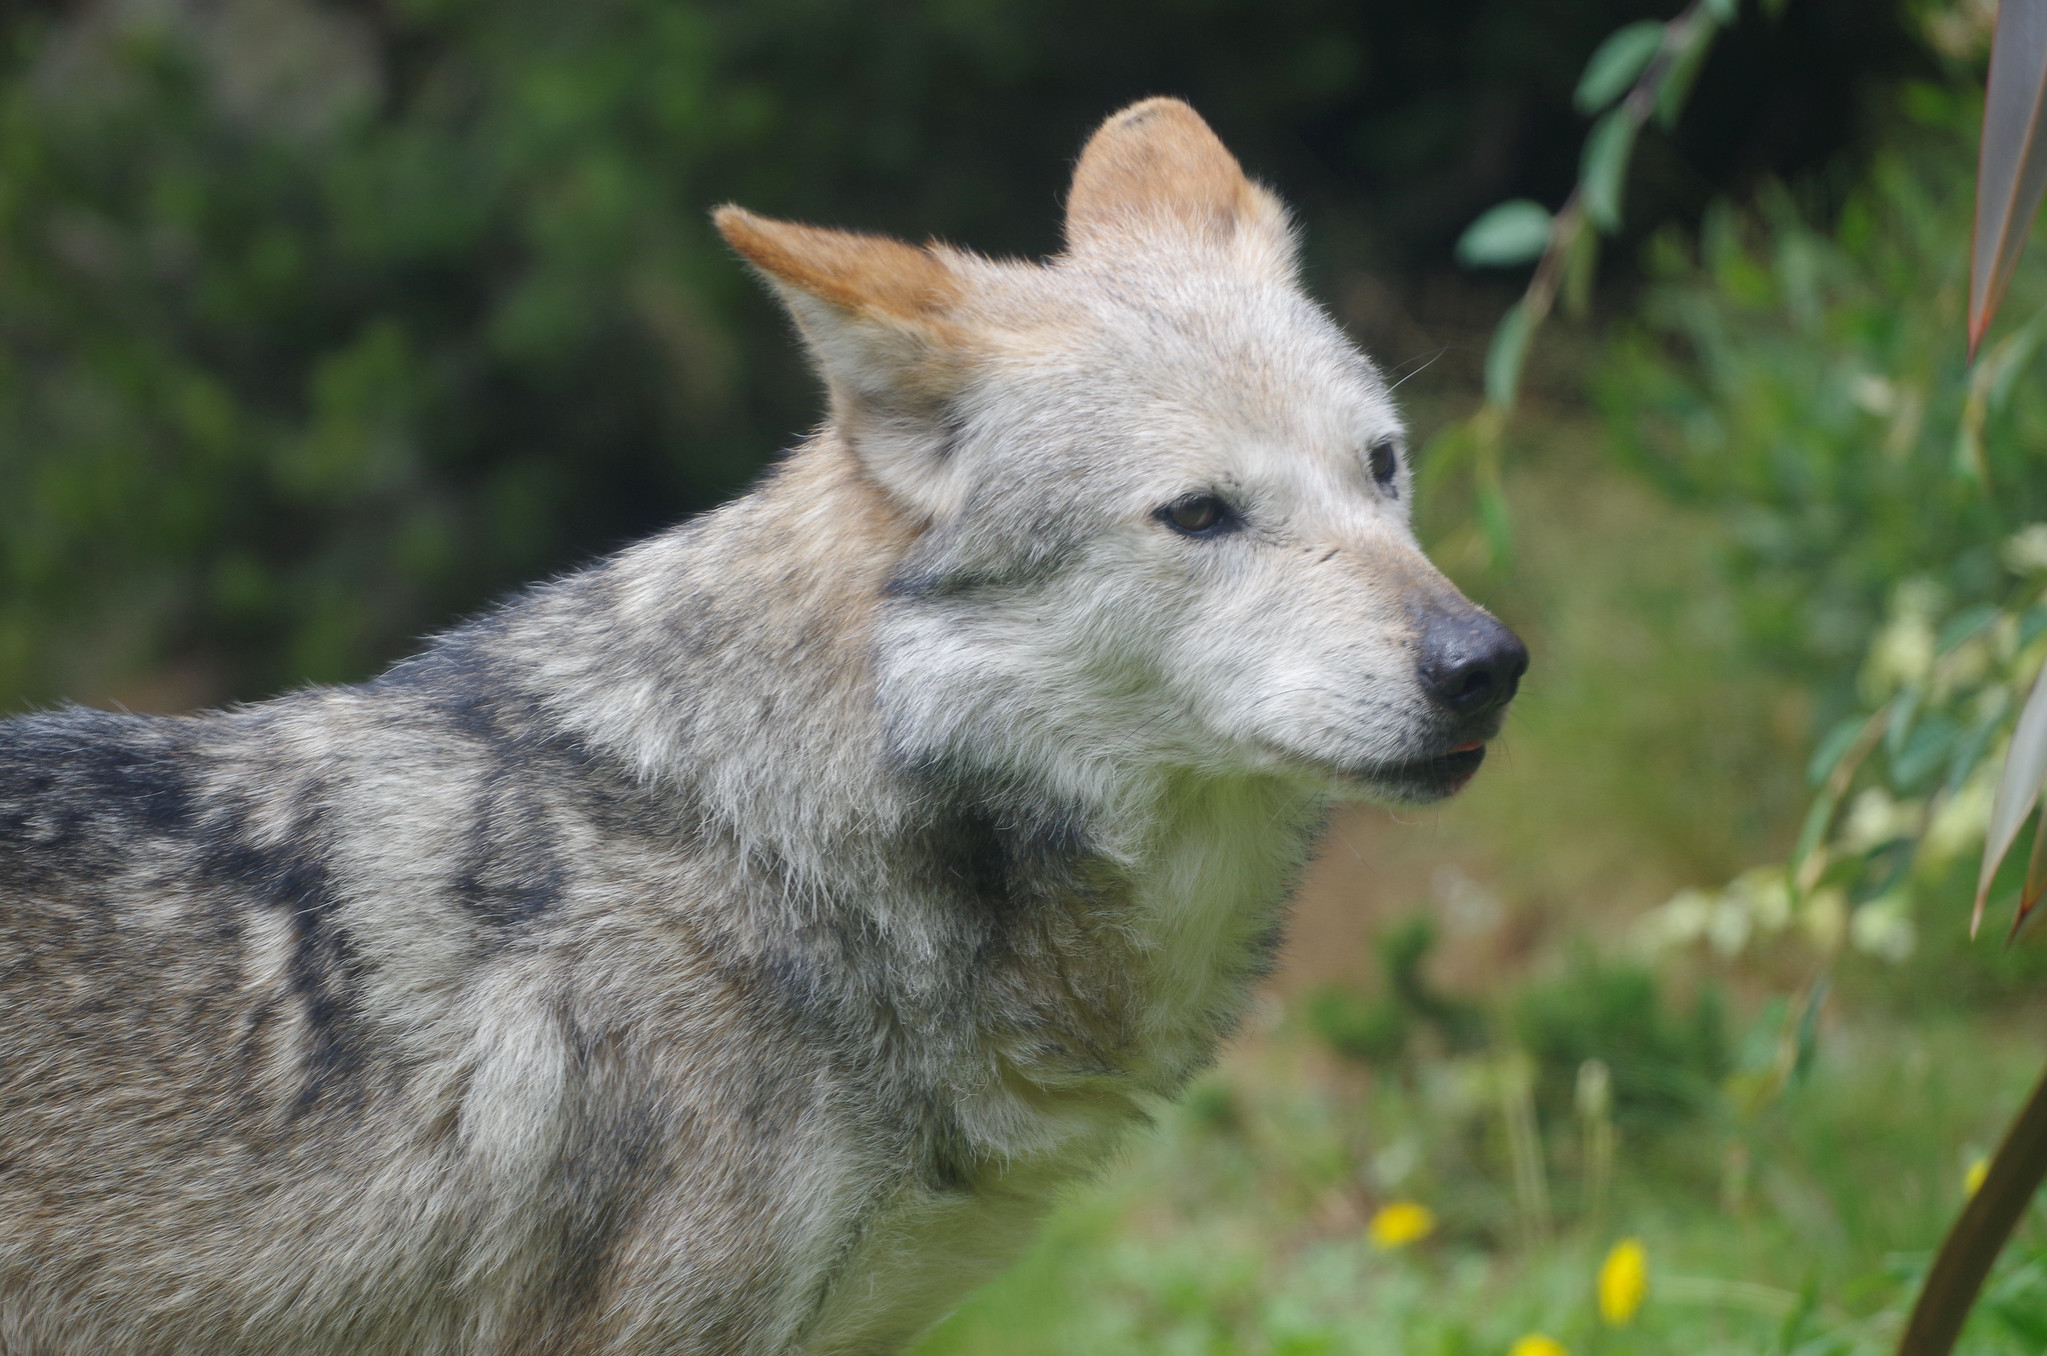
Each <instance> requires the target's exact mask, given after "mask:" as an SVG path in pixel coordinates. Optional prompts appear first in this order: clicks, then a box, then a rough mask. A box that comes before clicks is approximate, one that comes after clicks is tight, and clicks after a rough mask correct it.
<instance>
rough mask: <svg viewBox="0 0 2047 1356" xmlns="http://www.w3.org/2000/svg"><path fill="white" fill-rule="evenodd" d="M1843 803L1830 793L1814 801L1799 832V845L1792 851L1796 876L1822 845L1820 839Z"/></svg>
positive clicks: (1792, 865) (1792, 867)
mask: <svg viewBox="0 0 2047 1356" xmlns="http://www.w3.org/2000/svg"><path fill="white" fill-rule="evenodd" d="M1840 803H1841V800H1840V797H1838V796H1835V795H1833V794H1832V793H1828V794H1825V795H1822V796H1820V797H1819V798H1818V799H1816V800H1814V801H1813V803H1812V806H1811V808H1809V809H1808V810H1806V812H1805V823H1804V824H1803V825H1801V826H1800V827H1799V830H1798V844H1797V846H1795V847H1793V848H1792V849H1791V869H1792V873H1793V874H1794V875H1796V874H1797V872H1798V870H1799V868H1801V867H1803V866H1804V865H1805V859H1806V858H1807V857H1810V856H1812V853H1813V849H1814V848H1816V847H1818V846H1819V845H1820V839H1821V838H1822V837H1823V836H1824V835H1825V834H1826V832H1827V825H1829V824H1831V823H1832V822H1833V820H1834V807H1835V806H1837V805H1839V804H1840Z"/></svg>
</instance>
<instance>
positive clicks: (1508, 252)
mask: <svg viewBox="0 0 2047 1356" xmlns="http://www.w3.org/2000/svg"><path fill="white" fill-rule="evenodd" d="M1555 224H1556V221H1555V218H1553V217H1552V216H1550V214H1549V209H1548V208H1546V207H1544V206H1543V205H1542V204H1541V203H1539V202H1534V201H1531V200H1530V199H1528V198H1514V199H1511V200H1509V201H1507V202H1503V203H1501V204H1500V205H1499V206H1497V207H1495V208H1493V209H1492V210H1491V211H1489V212H1487V213H1486V214H1485V215H1484V216H1482V217H1480V218H1479V219H1478V220H1477V221H1474V222H1472V223H1471V225H1470V226H1468V227H1466V228H1465V232H1464V234H1463V235H1462V236H1460V237H1459V238H1458V241H1457V262H1458V263H1460V264H1463V265H1464V266H1465V267H1466V268H1510V267H1512V266H1513V265H1515V264H1525V263H1529V262H1531V261H1532V260H1535V259H1539V258H1541V257H1542V252H1543V251H1544V250H1546V249H1548V248H1549V239H1550V231H1551V228H1552V227H1553V226H1554V225H1555Z"/></svg>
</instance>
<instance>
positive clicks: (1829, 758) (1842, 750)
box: [1805, 716, 1869, 787]
mask: <svg viewBox="0 0 2047 1356" xmlns="http://www.w3.org/2000/svg"><path fill="white" fill-rule="evenodd" d="M1868 723H1869V719H1868V717H1866V716H1849V717H1847V718H1846V719H1844V720H1842V721H1841V722H1840V723H1839V724H1837V725H1836V726H1834V728H1833V729H1831V730H1829V731H1827V737H1826V738H1825V739H1822V740H1821V741H1820V745H1819V747H1818V748H1817V749H1814V750H1813V754H1812V761H1811V762H1810V763H1808V764H1806V767H1805V780H1806V782H1807V783H1808V784H1810V785H1812V786H1815V787H1816V786H1818V785H1819V784H1820V783H1821V782H1824V781H1825V780H1826V779H1827V778H1828V777H1829V776H1830V775H1831V774H1832V773H1833V771H1834V769H1835V768H1836V767H1837V766H1839V764H1840V762H1841V759H1842V758H1843V757H1844V756H1845V755H1846V754H1847V752H1848V750H1849V748H1850V747H1851V746H1853V745H1854V743H1855V738H1856V736H1857V735H1860V734H1861V733H1862V727H1863V726H1864V725H1866V724H1868Z"/></svg>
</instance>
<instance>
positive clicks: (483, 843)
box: [0, 99, 1527, 1356]
mask: <svg viewBox="0 0 2047 1356" xmlns="http://www.w3.org/2000/svg"><path fill="white" fill-rule="evenodd" d="M716 222H717V225H718V228H719V229H720V231H721V232H722V233H723V236H724V238H725V240H727V241H728V242H729V243H730V244H731V246H732V247H733V249H734V250H735V251H737V253H738V254H739V255H740V256H742V257H743V258H744V259H745V260H746V261H747V262H748V263H749V264H751V266H752V267H753V268H754V269H755V270H756V271H757V272H758V273H759V274H760V276H761V277H762V278H764V279H765V280H766V282H767V284H768V285H769V286H770V287H771V288H772V289H773V290H774V291H775V293H776V294H777V295H778V296H779V297H780V298H781V300H782V301H783V302H784V303H785V304H786V306H787V309H788V310H789V312H790V314H791V315H792V316H793V318H794V322H795V325H796V328H797V329H798V330H799V331H800V334H801V336H802V339H803V342H804V343H805V344H806V345H807V347H808V349H809V352H810V355H811V357H812V358H813V360H814V362H815V365H816V367H817V369H818V371H819V372H820V373H821V375H822V378H823V384H824V386H825V388H826V391H827V393H828V406H829V415H828V417H827V418H826V420H825V421H824V423H823V425H822V427H821V429H820V430H819V431H818V432H817V433H816V435H815V436H813V437H812V438H810V439H809V440H808V441H807V442H805V443H804V444H803V445H802V446H800V447H799V448H797V449H796V450H795V451H794V452H793V453H791V454H789V455H788V456H787V457H785V458H784V459H783V460H781V461H780V463H779V464H778V465H777V466H776V467H775V468H774V469H773V470H772V471H771V472H770V473H769V474H768V475H766V477H765V478H764V479H763V480H762V481H761V482H760V484H759V485H758V486H757V487H756V488H755V489H753V490H752V491H751V492H750V493H747V494H746V495H744V496H743V497H741V498H738V499H736V500H734V501H732V502H730V503H728V504H726V505H724V506H723V507H721V508H718V509H716V510H714V511H712V512H709V513H707V514H704V515H702V516H700V517H697V518H695V519H693V520H691V521H688V522H685V523H683V524H682V525H681V526H679V527H676V528H674V529H673V530H670V531H668V532H665V533H663V534H661V535H658V536H656V537H654V538H652V539H651V540H648V541H645V542H642V543H640V544H638V545H635V546H632V547H630V548H628V549H625V550H623V551H620V552H619V553H617V554H616V555H613V556H611V557H610V558H608V559H604V560H601V561H599V562H598V563H596V564H595V565H593V566H591V567H589V568H587V569H583V570H580V571H578V572H576V573H573V574H570V575H568V576H566V577H563V578H560V579H557V580H555V581H553V582H551V583H547V584H544V585H542V586H539V587H537V588H534V589H532V590H531V591H530V592H527V593H525V594H523V595H522V596H519V597H517V598H516V599H514V600H512V601H510V602H508V603H506V604H504V605H502V606H501V607H499V608H498V609H497V610H495V611H493V612H490V613H488V614H487V615H485V616H483V617H482V618H481V619H479V620H476V621H474V622H472V623H470V624H467V625H463V626H461V627H459V628H457V629H455V630H452V631H450V632H448V633H447V634H444V635H442V636H440V637H439V638H438V639H436V640H433V641H432V642H431V643H429V644H428V645H427V646H426V647H425V649H424V650H423V651H422V652H421V653H419V654H418V655H417V656H416V657H414V658H411V659H408V660H406V661H404V662H402V663H400V664H398V665H397V666H396V667H394V668H392V669H391V670H390V671H388V672H386V673H384V674H383V675H382V676H381V677H378V678H376V679H374V680H372V681H369V682H366V683H363V684H361V685H359V686H354V687H341V688H316V689H310V690H305V691H300V692H296V693H293V694H291V695H288V696H284V697H282V698H279V699H277V700H273V701H269V702H264V703H261V704H257V705H251V706H246V707H240V708H235V709H231V710H226V711H219V712H213V713H208V714H200V715H194V716H186V717H173V718H150V717H140V716H135V715H129V714H121V713H109V712H101V711H92V710H84V709H77V708H73V709H66V710H59V711H55V712H48V713H43V714H33V715H28V716H25V717H21V718H17V719H14V720H12V721H9V722H6V723H5V724H4V725H0V937H4V946H0V1351H4V1352H5V1353H7V1354H8V1356H63V1354H67V1353H95V1356H107V1354H109V1353H151V1354H152V1356H154V1354H157V1353H161V1354H163V1356H173V1354H181V1353H194V1354H196V1353H207V1354H208V1356H221V1354H222V1353H252V1354H253V1353H265V1356H275V1354H276V1353H331V1354H332V1356H344V1354H345V1356H399V1354H400V1353H403V1354H404V1356H430V1354H439V1353H446V1354H447V1356H457V1354H458V1353H459V1354H463V1356H472V1354H473V1356H483V1354H484V1353H493V1354H497V1353H503V1354H505V1356H599V1353H604V1354H606V1356H625V1354H626V1353H662V1354H663V1356H676V1354H678V1353H718V1354H719V1356H730V1354H733V1353H743V1354H746V1356H755V1354H758V1356H769V1354H770V1353H773V1354H775V1356H795V1354H796V1353H802V1354H803V1356H827V1354H828V1353H831V1354H847V1356H850V1354H853V1353H883V1352H893V1351H898V1350H900V1349H901V1348H902V1347H903V1346H905V1345H906V1344H907V1343H908V1342H910V1341H911V1340H913V1339H914V1338H915V1337H916V1335H917V1334H918V1333H920V1332H921V1331H922V1330H924V1329H925V1328H927V1327H928V1326H929V1325H930V1324H932V1323H933V1322H934V1321H935V1320H936V1319H937V1318H939V1317H940V1316H942V1315H943V1314H944V1313H945V1312H946V1311H947V1309H948V1308H949V1307H950V1306H951V1305H953V1304H954V1303H955V1302H956V1301H957V1299H958V1298H959V1296H960V1295H961V1294H963V1293H964V1291H965V1290H966V1289H967V1288H968V1287H970V1286H972V1285H973V1284H974V1283H976V1282H977V1281H979V1280H981V1279H982V1278H984V1277H986V1276H987V1275H989V1274H990V1273H991V1272H992V1271H994V1270H995V1269H997V1268H998V1267H1000V1266H1001V1265H1002V1264H1003V1262H1004V1261H1005V1260H1006V1259H1008V1258H1010V1257H1011V1256H1012V1255H1013V1254H1014V1253H1015V1252H1016V1251H1017V1250H1018V1248H1019V1247H1020V1246H1021V1245H1022V1244H1023V1242H1024V1241H1026V1240H1027V1239H1028V1238H1029V1236H1030V1233H1031V1229H1032V1226H1033V1224H1034V1223H1035V1222H1036V1221H1037V1220H1038V1219H1039V1218H1040V1217H1041V1216H1042V1215H1043V1214H1044V1213H1045V1211H1046V1209H1047V1208H1048V1206H1049V1205H1050V1204H1051V1203H1052V1202H1053V1201H1054V1200H1055V1198H1056V1196H1057V1195H1058V1192H1059V1190H1060V1188H1061V1187H1062V1186H1064V1185H1066V1184H1068V1183H1071V1182H1074V1181H1075V1180H1076V1179H1079V1178H1081V1177H1083V1176H1085V1175H1086V1174H1088V1173H1090V1172H1092V1171H1094V1170H1096V1169H1097V1167H1098V1166H1099V1165H1101V1164H1102V1163H1103V1162H1104V1160H1105V1159H1106V1158H1107V1156H1108V1155H1109V1154H1110V1153H1111V1152H1112V1150H1113V1148H1114V1146H1115V1145H1116V1144H1117V1142H1118V1140H1119V1138H1120V1137H1122V1136H1123V1135H1125V1134H1126V1133H1127V1132H1128V1131H1129V1130H1130V1129H1131V1128H1132V1127H1133V1126H1137V1125H1140V1124H1142V1123H1143V1122H1144V1121H1145V1119H1146V1117H1147V1116H1148V1115H1149V1114H1151V1113H1152V1112H1153V1111H1154V1110H1156V1109H1157V1108H1158V1107H1159V1106H1161V1105H1162V1104H1163V1103H1164V1102H1166V1101H1167V1100H1168V1099H1170V1098H1172V1097H1173V1096H1174V1095H1175V1094H1176V1093H1177V1092H1178V1091H1179V1090H1180V1089H1182V1088H1183V1087H1184V1086H1185V1085H1186V1083H1187V1081H1188V1079H1189V1078H1190V1077H1191V1076H1192V1075H1193V1074H1194V1073H1195V1072H1197V1071H1198V1070H1199V1069H1201V1068H1202V1067H1203V1065H1204V1064H1205V1063H1206V1062H1207V1061H1209V1060H1210V1058H1211V1057H1212V1056H1213V1054H1214V1052H1215V1050H1216V1048H1217V1044H1218V1042H1219V1041H1221V1040H1222V1039H1223V1038H1224V1037H1225V1035H1226V1034H1227V1033H1228V1032H1229V1031H1230V1029H1231V1025H1232V1023H1233V1022H1234V1021H1235V1020H1236V1017H1237V1015H1238V1013H1239V1012H1240V1010H1241V1009H1242V1007H1243V1005H1244V1003H1245V1000H1246V996H1247V992H1248V990H1249V989H1250V987H1251V986H1252V984H1253V983H1254V982H1255V981H1256V980H1257V979H1258V977H1259V976H1260V975H1261V974H1262V973H1264V972H1265V970H1266V969H1267V967H1268V965H1269V963H1270V960H1271V957H1272V955H1273V951H1274V947H1275V945H1276V939H1277V937H1278V929H1279V924H1280V919H1281V913H1282V909H1283V904H1284V901H1285V899H1286V896H1287V893H1288V890H1289V888H1290V883H1291V882H1292V880H1293V878H1294V876H1295V873H1296V871H1297V870H1298V869H1299V867H1300V866H1301V864H1302V862H1303V860H1304V859H1305V858H1306V856H1307V854H1308V853H1309V851H1310V848H1311V846H1312V844H1313V842H1314V840H1315V837H1316V834H1317V831H1318V828H1319V826H1320V825H1321V824H1322V822H1323V819H1324V815H1325V812H1326V810H1327V808H1328V807H1329V805H1330V804H1331V803H1332V801H1334V800H1337V799H1339V798H1345V797H1365V798H1376V799H1379V800H1382V801H1394V802H1420V801H1427V800H1432V799H1435V798H1438V797H1442V796H1445V795H1447V794H1449V793H1451V792H1453V791H1455V790H1456V789H1457V788H1459V787H1460V786H1462V785H1463V784H1464V783H1465V782H1466V781H1467V780H1468V779H1469V778H1470V776H1471V775H1472V774H1473V772H1474V771H1476V769H1477V768H1478V766H1479V763H1480V762H1481V760H1482V759H1483V758H1484V756H1485V747H1486V742H1487V741H1488V740H1489V739H1491V738H1492V737H1493V736H1494V735H1495V734H1496V733H1497V731H1498V729H1499V727H1500V723H1501V719H1502V716H1503V713H1504V711H1505V709H1506V706H1507V703H1508V701H1509V700H1510V699H1511V698H1512V696H1513V695H1514V692H1515V689H1516V684H1517V682H1518V681H1519V679H1520V677H1521V674H1522V671H1523V669H1524V668H1525V666H1526V663H1527V653H1526V650H1525V649H1524V647H1523V646H1522V644H1521V643H1520V641H1518V640H1517V639H1516V638H1515V637H1514V636H1513V634H1512V633H1511V632H1509V631H1508V630H1507V629H1506V628H1505V627H1504V626H1502V625H1501V624H1500V623H1499V622H1497V621H1495V620H1494V619H1493V618H1492V617H1491V616H1489V615H1488V614H1487V613H1486V612H1484V611H1482V610H1481V609H1480V608H1478V607H1477V606H1475V605H1473V604H1472V603H1471V602H1469V601H1467V600H1466V599H1465V598H1464V597H1463V596H1462V595H1460V594H1459V593H1458V591H1457V590H1456V589H1455V588H1454V587H1452V586H1451V584H1449V583H1448V582H1447V581H1446V580H1445V579H1444V577H1443V576H1442V575H1441V574H1439V573H1438V572H1437V571H1436V570H1435V569H1434V568H1432V567H1431V565H1430V564H1429V563H1428V561H1427V560H1426V559H1425V558H1424V556H1423V554H1422V552H1421V551H1420V549H1419V548H1418V547H1417V545H1416V541H1415V537H1414V535H1413V532H1412V529H1411V527H1410V520H1409V511H1408V506H1409V500H1410V497H1411V494H1412V483H1411V480H1410V475H1409V471H1408V468H1407V464H1406V456H1405V452H1404V443H1405V437H1404V434H1403V430H1402V425H1401V422H1400V420H1399V417H1398V415H1397V413H1396V411H1395V409H1394V406H1393V403H1392V401H1391V399H1390V396H1389V392H1388V388H1387V384H1386V382H1385V381H1384V379H1383V378H1382V377H1381V375H1380V373H1379V372H1378V370H1377V369H1375V368H1374V367H1373V365H1372V364H1371V363H1370V362H1369V361H1368V360H1367V359H1366V358H1365V357H1364V356H1363V355H1361V354H1360V353H1359V352H1358V350H1357V349H1356V348H1354V347H1353V346H1352V345H1351V344H1350V343H1349V342H1348V341H1347V340H1346V338H1345V337H1344V335H1343V334H1342V332H1341V331H1340V330H1339V329H1338V328H1337V326H1336V325H1335V324H1334V323H1332V322H1331V320H1330V319H1329V318H1328V317H1327V316H1326V315H1325V314H1324V313H1323V312H1322V311H1321V310H1320V309H1318V308H1317V306H1316V305H1315V304H1314V303H1313V302H1312V301H1310V300H1309V299H1308V298H1307V296H1306V295H1305V294H1304V293H1303V291H1302V289H1301V287H1300V284H1299V282H1298V279H1297V276H1296V263H1295V240H1294V233H1293V229H1292V227H1291V226H1290V224H1289V220H1288V217H1287V214H1286V212H1285V210H1284V209H1283V208H1282V206H1281V205H1280V203H1279V201H1278V200H1277V199H1276V198H1275V197H1274V196H1273V195H1272V194H1271V193H1270V192H1268V191H1267V190H1265V189H1264V188H1262V187H1260V186H1258V185H1256V184H1254V183H1253V182H1252V181H1251V180H1249V179H1248V178H1246V177H1245V174H1244V172H1243V170H1242V169H1241V168H1240V167H1239V165H1238V163H1237V161H1236V160H1235V159H1234V158H1233V157H1232V156H1231V155H1230V153H1229V152H1228V151H1227V150H1226V149H1225V148H1224V147H1223V145H1222V143H1221V142H1220V141H1219V140H1218V139H1217V138H1216V136H1215V134H1214V133H1213V132H1212V131H1211V130H1210V129H1209V128H1208V126H1207V125H1206V124H1205V123H1204V122H1203V121H1202V120H1201V119H1200V117H1199V116H1197V115H1196V114H1195V113H1194V111H1193V110H1192V109H1190V108H1189V107H1188V106H1187V105H1186V104H1184V103H1181V102H1178V101H1176V100H1171V99H1151V100H1147V101H1145V102H1143V103H1139V104H1136V105H1134V106H1132V107H1130V108H1127V109H1125V110H1123V111H1122V112H1120V113H1118V114H1116V115H1115V116H1113V117H1111V118H1110V119H1108V121H1107V122H1106V123H1105V124H1104V125H1103V126H1102V127H1101V128H1100V129H1099V130H1098V131H1097V132H1096V133H1095V134H1094V136H1093V137H1092V139H1091V140H1090V141H1089V142H1088V143H1087V145H1086V147H1085V149H1084V151H1083V153H1082V155H1081V157H1080V160H1079V162H1078V165H1077V167H1076V169H1075V171H1074V175H1073V181H1072V187H1071V190H1070V193H1069V196H1068V200H1067V204H1066V213H1065V222H1064V235H1065V247H1064V250H1063V252H1061V253H1060V254H1058V255H1057V256H1056V257H1053V258H1051V259H1049V260H1046V261H1043V262H1018V261H1008V260H997V259H989V258H984V257H981V256H979V255H976V254H973V253H969V252H967V251H965V250H961V249H956V248H952V247H949V246H946V245H942V244H929V245H923V246H917V245H911V244H908V243H904V242H901V241H898V240H893V239H887V238H882V237H878V236H873V235H864V234H856V233H851V232H846V231H839V230H828V229H822V228H817V227H811V226H805V225H797V224H792V223H788V222H783V221H776V220H770V219H767V218H764V217H760V216H756V215H753V214H751V213H749V212H746V211H743V210H741V209H739V208H737V207H725V208H721V209H720V210H719V211H718V213H717V215H716Z"/></svg>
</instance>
